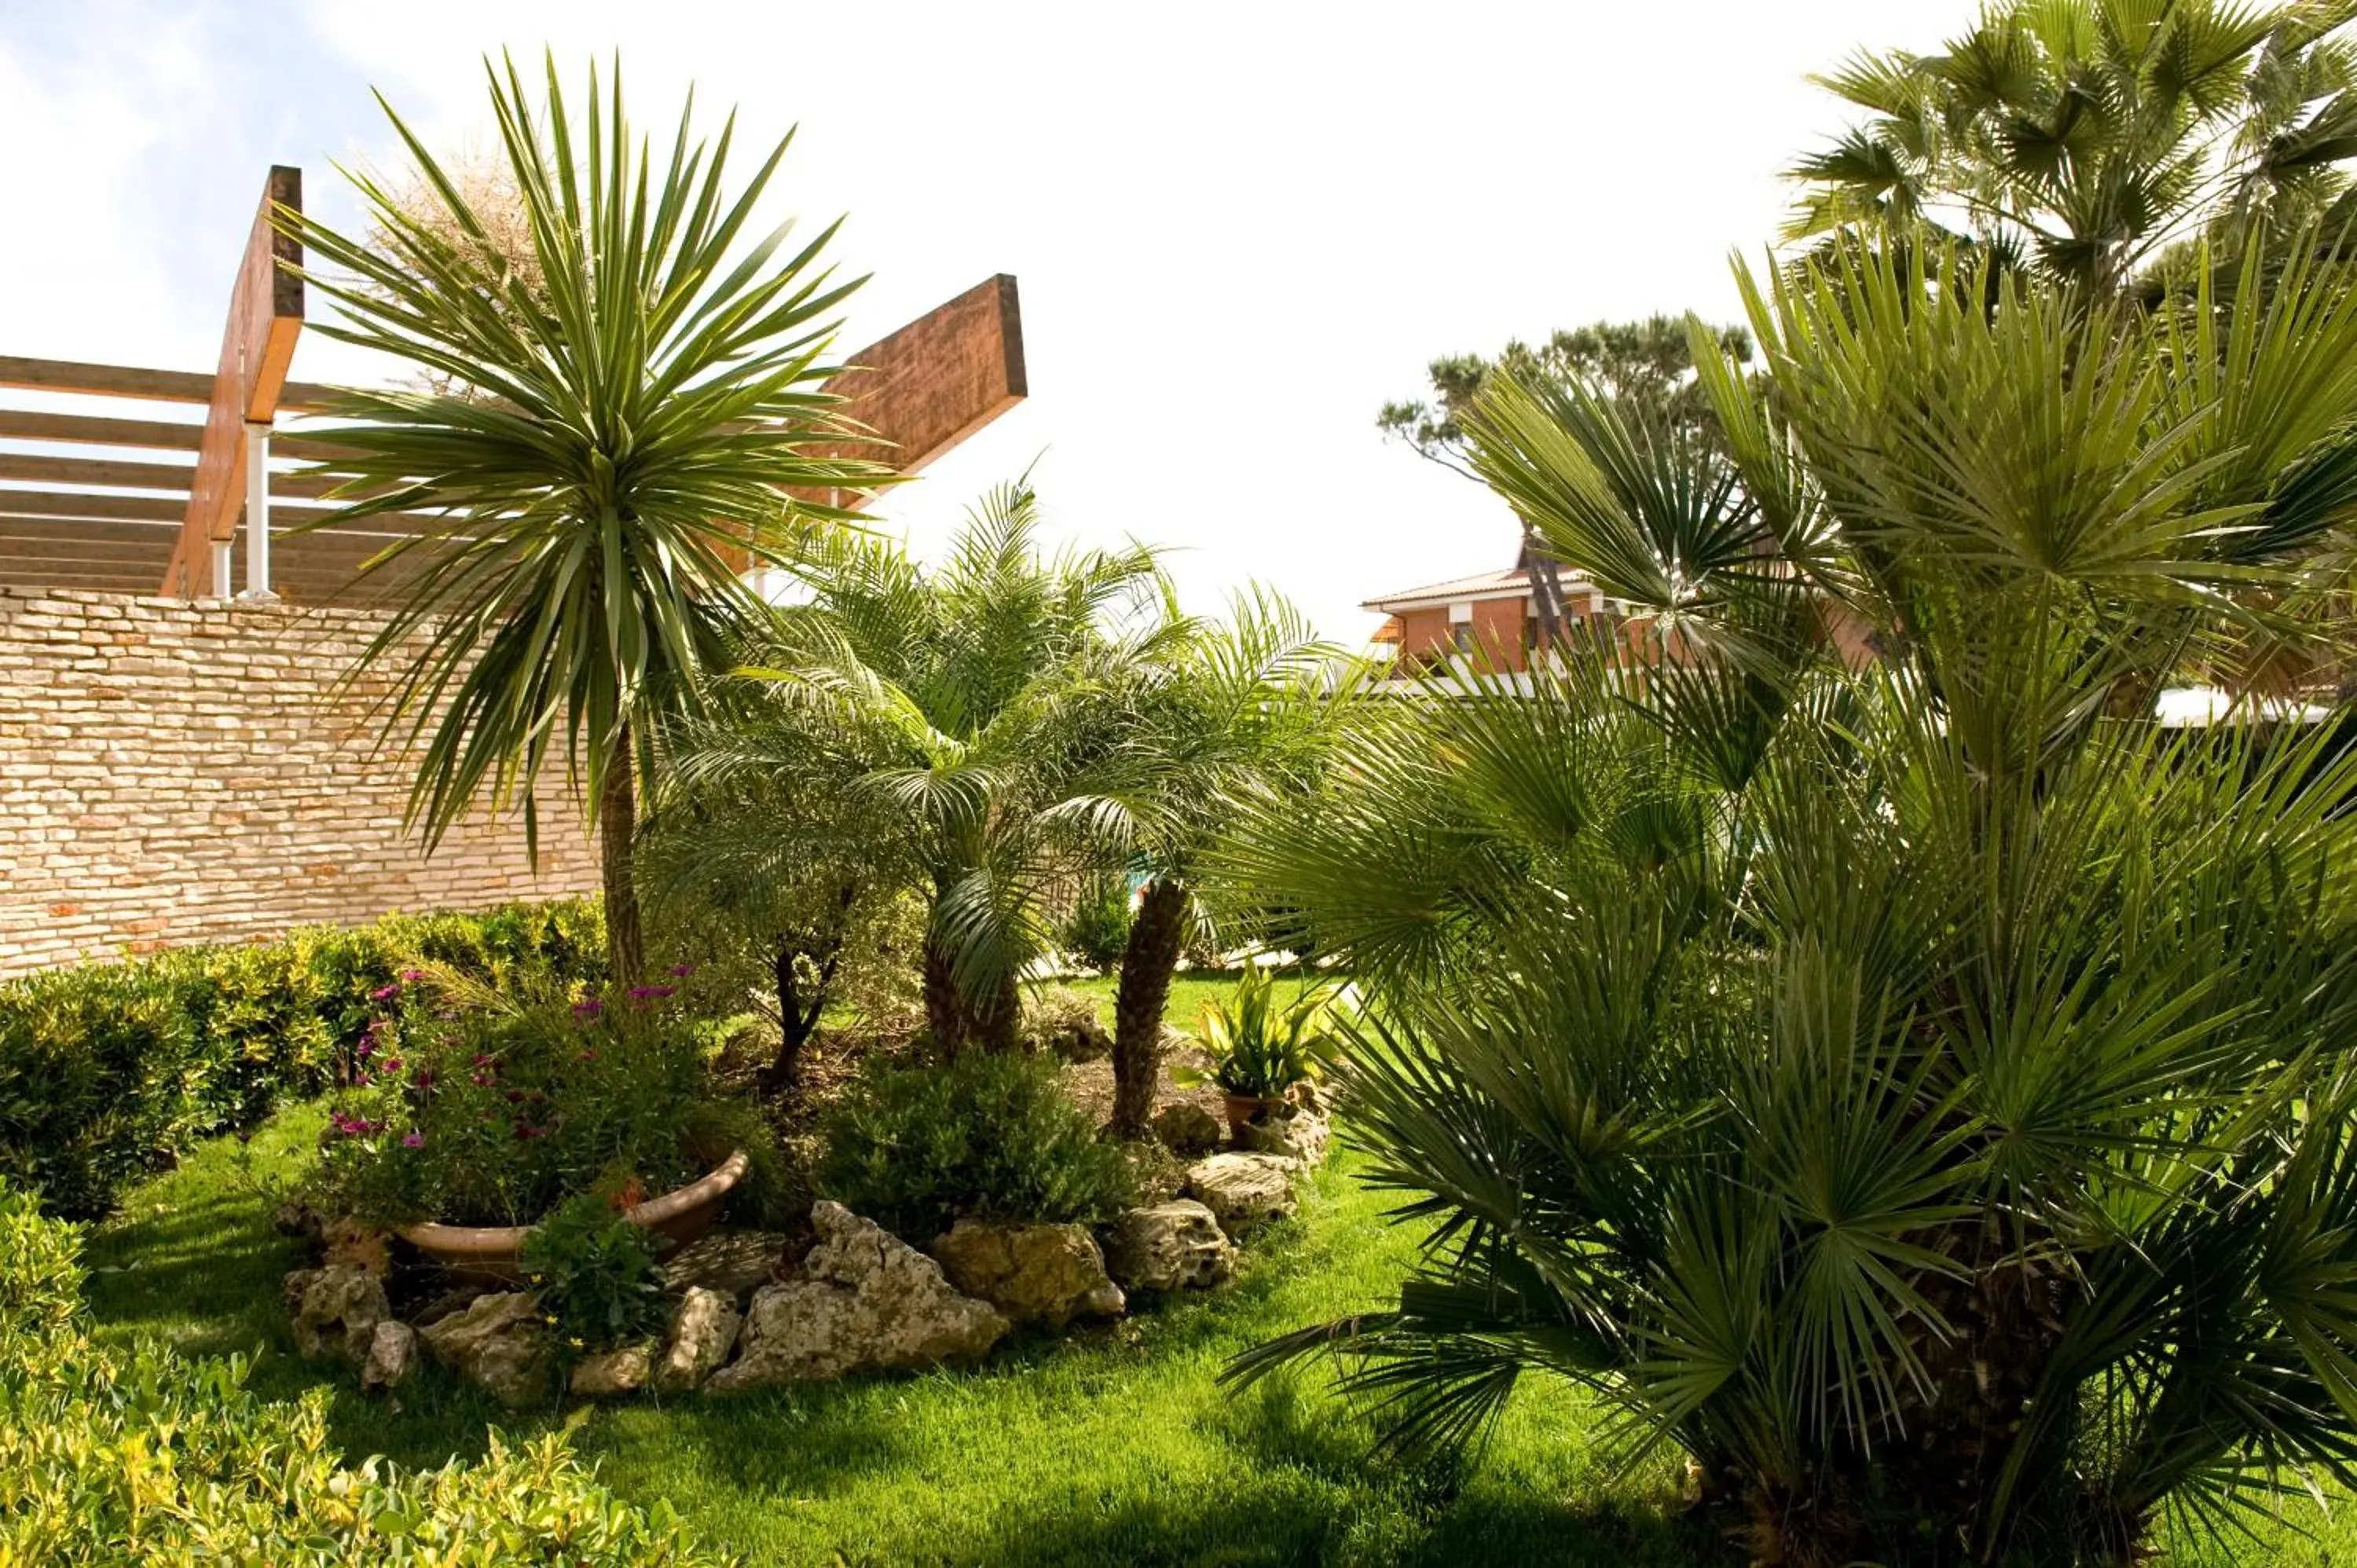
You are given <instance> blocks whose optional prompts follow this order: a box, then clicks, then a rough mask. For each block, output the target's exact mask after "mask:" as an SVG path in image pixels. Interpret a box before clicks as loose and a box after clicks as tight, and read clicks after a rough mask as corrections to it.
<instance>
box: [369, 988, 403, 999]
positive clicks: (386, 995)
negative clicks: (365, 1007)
mask: <svg viewBox="0 0 2357 1568" xmlns="http://www.w3.org/2000/svg"><path fill="white" fill-rule="evenodd" d="M400 994H401V987H400V986H398V985H380V986H378V987H377V988H376V989H375V990H374V991H371V992H370V993H369V1000H370V1001H371V1002H390V1001H392V1000H393V998H394V997H396V996H398V995H400Z"/></svg>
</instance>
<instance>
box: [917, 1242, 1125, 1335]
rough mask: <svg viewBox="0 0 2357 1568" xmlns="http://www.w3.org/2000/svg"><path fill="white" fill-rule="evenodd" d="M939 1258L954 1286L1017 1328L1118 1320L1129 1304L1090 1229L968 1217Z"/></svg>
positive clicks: (940, 1248) (937, 1248)
mask: <svg viewBox="0 0 2357 1568" xmlns="http://www.w3.org/2000/svg"><path fill="white" fill-rule="evenodd" d="M932 1253H933V1257H934V1260H935V1261H936V1262H939V1263H940V1264H941V1265H942V1273H943V1274H945V1275H947V1276H948V1278H949V1282H950V1283H951V1284H952V1285H954V1286H956V1287H957V1288H958V1289H959V1290H961V1291H963V1292H964V1293H965V1294H968V1295H971V1296H978V1297H980V1298H981V1299H982V1300H984V1301H986V1302H988V1303H990V1305H993V1306H995V1307H996V1308H998V1310H999V1311H1000V1312H1002V1313H1005V1314H1006V1317H1007V1320H1008V1321H1009V1322H1012V1323H1041V1324H1045V1325H1046V1326H1049V1328H1061V1327H1063V1326H1064V1325H1066V1324H1067V1323H1070V1322H1071V1320H1072V1319H1073V1318H1075V1317H1112V1316H1117V1315H1118V1314H1119V1313H1120V1312H1121V1310H1122V1308H1123V1307H1125V1305H1128V1303H1127V1301H1126V1300H1125V1298H1124V1297H1123V1295H1122V1294H1121V1287H1120V1286H1119V1285H1117V1284H1115V1283H1113V1281H1112V1280H1111V1279H1110V1278H1108V1277H1107V1276H1106V1274H1105V1266H1104V1254H1103V1252H1102V1251H1098V1250H1097V1243H1096V1238H1095V1237H1093V1236H1091V1235H1090V1234H1089V1231H1088V1227H1086V1226H1085V1225H1017V1224H1004V1223H996V1224H995V1223H992V1222H989V1221H986V1220H980V1219H961V1220H959V1221H958V1222H957V1224H956V1225H955V1226H953V1227H952V1228H951V1230H950V1231H949V1233H948V1234H947V1235H945V1236H942V1237H940V1238H938V1239H936V1240H934V1242H933V1246H932Z"/></svg>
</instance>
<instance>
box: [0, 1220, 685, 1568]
mask: <svg viewBox="0 0 2357 1568" xmlns="http://www.w3.org/2000/svg"><path fill="white" fill-rule="evenodd" d="M82 1283H83V1271H82V1266H81V1238H80V1233H79V1231H78V1230H77V1229H76V1228H75V1227H73V1226H72V1225H70V1224H68V1223H65V1222H63V1221H59V1220H56V1219H48V1218H45V1217H43V1216H42V1215H41V1213H40V1211H39V1208H38V1206H37V1205H36V1204H35V1203H34V1201H33V1199H32V1197H31V1196H30V1195H29V1194H26V1193H22V1192H16V1191H13V1190H10V1189H9V1188H8V1187H6V1185H5V1183H4V1182H0V1562H8V1563H126V1562H141V1563H167V1562H193V1561H199V1560H203V1561H223V1562H241V1563H273V1564H278V1563H285V1564H302V1563H395V1564H400V1563H419V1564H425V1563H432V1564H436V1565H437V1568H458V1565H466V1568H476V1565H479V1568H490V1565H491V1564H502V1563H575V1564H582V1565H585V1568H587V1565H590V1564H597V1565H605V1568H625V1565H628V1568H697V1565H701V1564H706V1563H720V1562H723V1561H725V1560H724V1559H722V1558H720V1557H718V1556H716V1555H715V1554H713V1553H710V1552H706V1551H705V1550H703V1549H702V1548H701V1547H700V1546H698V1545H697V1544H696V1543H695V1542H694V1541H693V1540H692V1538H691V1537H690V1536H689V1535H688V1533H687V1531H686V1530H685V1529H684V1528H683V1526H682V1524H681V1523H680V1521H679V1519H678V1517H677V1516H676V1515H675V1514H674V1513H673V1511H672V1509H671V1508H670V1506H669V1505H668V1504H666V1503H657V1504H656V1505H655V1506H654V1507H653V1508H652V1509H638V1508H634V1507H630V1506H629V1505H627V1504H624V1503H622V1502H619V1501H618V1500H617V1499H616V1498H613V1497H612V1496H611V1495H610V1494H608V1492H607V1491H606V1490H605V1488H604V1487H600V1486H598V1485H597V1482H596V1481H595V1480H594V1479H593V1478H592V1477H591V1475H590V1473H589V1472H588V1471H587V1469H585V1468H584V1467H583V1466H581V1464H580V1463H579V1462H578V1461H577V1460H576V1459H575V1458H574V1456H573V1455H572V1453H571V1451H570V1450H569V1449H568V1448H567V1447H566V1445H565V1439H564V1438H563V1437H562V1436H561V1435H559V1434H553V1433H552V1434H547V1435H545V1436H542V1437H538V1438H534V1439H533V1440H531V1441H529V1442H526V1443H523V1444H510V1443H508V1442H506V1441H504V1440H502V1439H501V1438H500V1436H499V1435H498V1434H496V1433H494V1434H492V1436H491V1438H490V1454H489V1455H488V1457H486V1458H484V1459H483V1460H481V1461H479V1462H478V1463H475V1464H471V1465H470V1464H465V1463H462V1462H459V1461H457V1460H452V1461H451V1462H449V1463H448V1464H447V1465H444V1466H441V1467H439V1468H436V1469H425V1470H417V1469H408V1468H404V1467H403V1466H395V1465H390V1464H387V1463H385V1462H383V1461H382V1460H378V1459H370V1460H368V1461H367V1462H365V1463H363V1464H361V1465H358V1466H347V1465H345V1463H344V1461H343V1458H342V1455H340V1454H339V1453H338V1451H337V1450H336V1448H335V1447H334V1446H333V1445H332V1444H330V1443H329V1441H328V1400H327V1396H326V1394H325V1393H324V1392H322V1391H313V1392H311V1393H308V1394H307V1395H305V1396H304V1397H303V1398H301V1399H300V1400H296V1401H294V1402H274V1401H268V1400H264V1399H261V1398H258V1397H257V1396H256V1395H254V1394H253V1392H252V1391H249V1390H248V1389H247V1388H246V1387H245V1383H246V1379H247V1374H248V1372H249V1370H250V1363H248V1362H246V1361H245V1360H244V1359H242V1358H231V1359H226V1360H223V1359H210V1358H206V1359H182V1358H180V1357H178V1356H177V1355H175V1354H173V1353H172V1352H171V1351H169V1350H167V1349H165V1348H161V1347H159V1346H157V1345H156V1344H154V1343H153V1342H151V1341H147V1340H145V1339H143V1340H141V1341H139V1342H138V1343H137V1344H136V1345H135V1346H134V1347H133V1348H130V1349H128V1350H124V1349H120V1348H110V1347H104V1346H101V1345H99V1344H97V1343H95V1342H93V1340H92V1339H91V1336H90V1333H89V1323H88V1319H87V1317H86V1316H85V1315H84V1313H83V1311H82V1307H81V1287H82Z"/></svg>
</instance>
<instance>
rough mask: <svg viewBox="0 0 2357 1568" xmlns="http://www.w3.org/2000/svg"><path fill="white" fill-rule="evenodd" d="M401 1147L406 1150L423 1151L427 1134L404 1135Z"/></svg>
mask: <svg viewBox="0 0 2357 1568" xmlns="http://www.w3.org/2000/svg"><path fill="white" fill-rule="evenodd" d="M401 1146H402V1147H403V1148H404V1149H422V1148H424V1147H425V1133H403V1134H402V1135H401Z"/></svg>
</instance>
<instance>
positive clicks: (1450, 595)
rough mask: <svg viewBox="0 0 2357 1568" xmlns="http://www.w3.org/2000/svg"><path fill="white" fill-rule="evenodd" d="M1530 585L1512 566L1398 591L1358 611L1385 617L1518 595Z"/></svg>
mask: <svg viewBox="0 0 2357 1568" xmlns="http://www.w3.org/2000/svg"><path fill="white" fill-rule="evenodd" d="M1530 585H1531V578H1530V574H1529V573H1528V572H1525V571H1523V569H1522V568H1521V567H1519V566H1514V567H1510V568H1508V569H1507V570H1505V571H1503V572H1484V573H1482V574H1481V575H1480V576H1478V577H1458V578H1454V579H1452V580H1451V581H1449V582H1446V583H1429V584H1426V585H1425V586H1423V587H1421V588H1402V589H1400V590H1399V591H1398V592H1397V593H1393V594H1385V595H1383V596H1381V597H1380V598H1372V599H1369V600H1367V601H1366V602H1365V603H1363V604H1361V606H1360V608H1361V609H1365V610H1378V611H1382V612H1383V613H1385V614H1388V613H1390V612H1391V611H1393V610H1395V609H1397V608H1399V607H1401V606H1403V605H1407V604H1415V603H1421V602H1423V601H1426V600H1433V601H1445V600H1448V599H1462V598H1468V597H1470V596H1473V595H1476V594H1503V593H1519V592H1521V591H1523V589H1526V588H1528V587H1529V586H1530Z"/></svg>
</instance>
